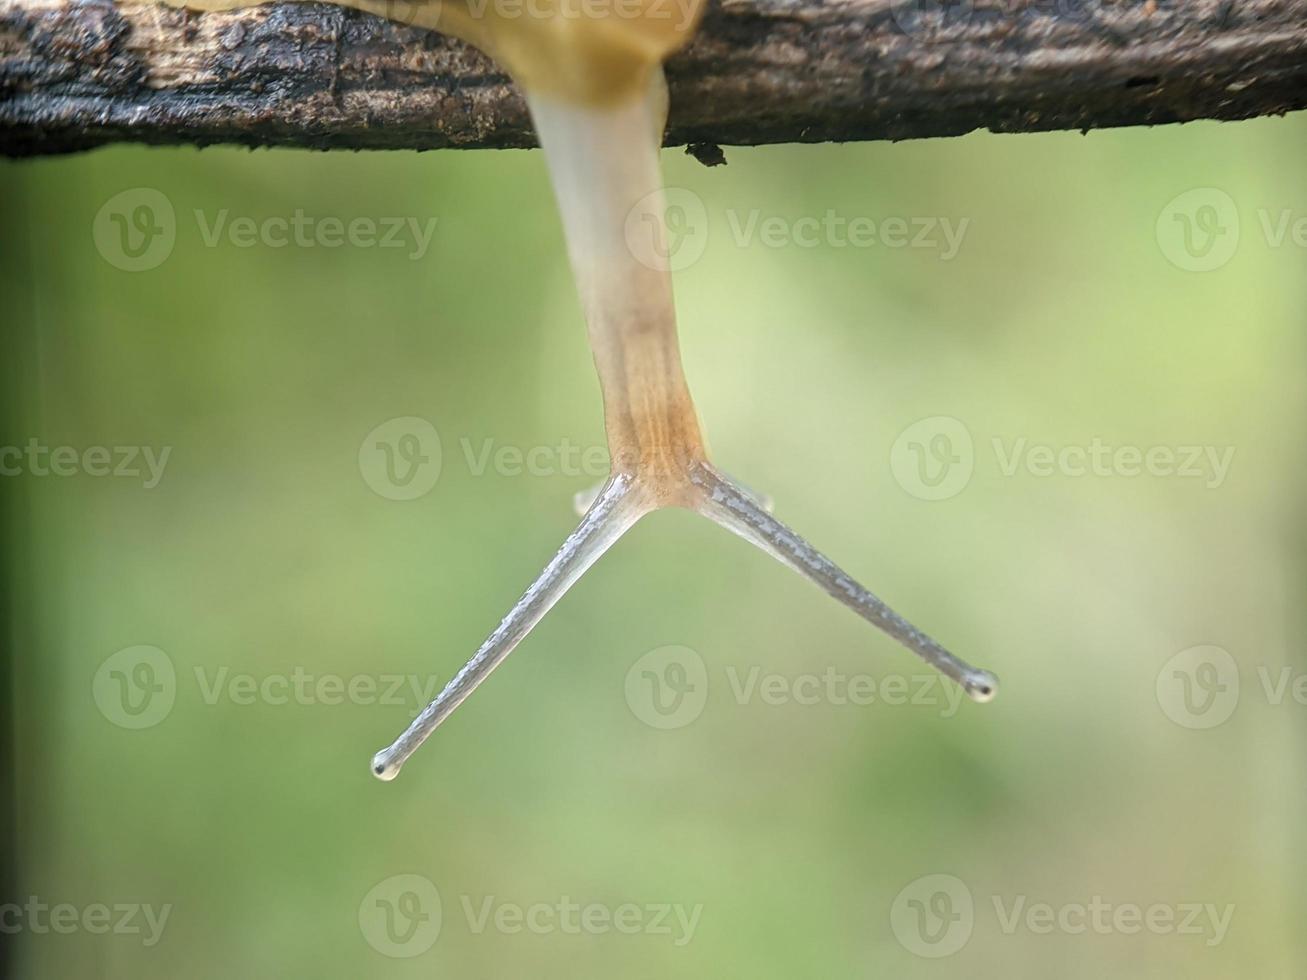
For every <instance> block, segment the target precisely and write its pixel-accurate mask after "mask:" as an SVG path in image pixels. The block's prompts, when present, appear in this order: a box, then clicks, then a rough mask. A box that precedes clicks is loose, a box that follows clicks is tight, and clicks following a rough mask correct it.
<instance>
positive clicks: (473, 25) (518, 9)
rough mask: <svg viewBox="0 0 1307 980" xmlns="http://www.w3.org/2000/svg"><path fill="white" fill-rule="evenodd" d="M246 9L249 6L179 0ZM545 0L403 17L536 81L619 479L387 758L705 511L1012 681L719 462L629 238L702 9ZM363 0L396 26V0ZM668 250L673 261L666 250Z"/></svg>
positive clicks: (961, 671)
mask: <svg viewBox="0 0 1307 980" xmlns="http://www.w3.org/2000/svg"><path fill="white" fill-rule="evenodd" d="M170 2H174V3H180V4H182V5H185V6H188V7H198V8H200V9H209V10H215V9H229V8H231V7H236V6H244V5H247V4H246V2H242V0H170ZM687 2H688V4H689V5H688V6H686V7H684V8H682V9H681V10H679V11H678V10H675V9H673V7H672V5H669V4H666V3H663V2H661V0H610V3H611V5H610V3H609V2H598V0H595V2H589V3H587V4H586V5H585V7H584V10H578V9H576V8H573V7H570V6H565V5H564V4H566V3H567V0H533V2H532V3H531V4H530V5H528V6H527V7H526V8H525V9H523V8H522V6H521V5H520V4H514V6H513V8H512V11H513V14H514V15H513V16H508V15H507V11H499V10H498V9H497V8H496V6H495V0H451V2H440V0H434V2H430V3H424V2H414V3H411V4H406V6H405V9H404V14H405V16H404V18H403V19H404V20H405V21H406V22H407V23H411V24H414V25H416V26H419V27H425V28H429V29H433V30H439V31H442V32H444V33H448V34H453V35H455V36H457V37H459V38H462V39H463V40H465V41H468V42H470V43H472V44H473V45H475V46H477V47H479V48H481V49H482V50H484V51H486V52H487V53H488V54H489V55H491V56H492V57H493V58H495V59H496V60H497V61H498V62H499V63H500V64H501V65H502V66H503V67H504V68H505V69H506V70H507V71H508V73H509V74H510V75H511V76H512V78H513V79H514V81H515V82H516V83H517V84H518V85H519V86H520V87H521V88H522V90H523V92H524V93H525V95H526V99H527V103H528V105H529V107H530V111H531V117H532V121H533V123H534V125H535V128H536V132H537V135H538V136H539V140H540V144H541V147H542V148H543V150H544V155H545V159H546V163H547V165H548V168H549V173H550V179H551V182H552V185H553V189H554V193H555V196H556V198H557V202H558V207H559V211H560V212H561V216H562V222H563V228H564V233H565V238H566V241H567V248H568V255H569V258H570V261H571V266H572V271H573V276H574V278H575V281H576V288H577V290H578V292H579V294H580V297H581V303H582V307H583V309H584V312H585V317H586V321H587V325H588V332H589V340H590V346H591V348H592V350H593V353H594V360H595V366H596V368H597V369H598V372H599V380H600V386H601V389H602V394H603V406H604V420H605V428H606V434H607V440H608V448H609V454H610V458H611V473H610V476H609V478H608V480H607V481H606V482H605V483H604V484H603V485H602V486H601V487H600V488H598V490H596V491H594V492H592V493H590V494H585V495H579V496H578V505H579V506H578V510H580V511H582V512H583V513H582V517H581V522H580V524H579V525H578V526H577V528H576V530H574V531H573V532H572V534H571V535H570V536H569V537H568V538H567V540H566V541H565V542H564V543H563V546H562V547H561V548H560V549H559V551H558V553H557V554H556V555H555V556H554V557H553V559H552V560H551V561H550V562H549V564H548V565H547V566H546V567H545V569H544V571H543V572H541V573H540V575H539V577H538V578H537V579H536V580H535V581H534V582H533V583H532V584H531V586H530V588H528V589H527V591H526V593H525V594H524V595H523V596H522V598H521V599H520V600H518V602H517V604H516V605H515V606H513V608H512V609H511V610H510V611H509V613H508V615H507V616H505V617H504V619H503V621H502V622H501V623H500V624H499V626H498V627H497V628H496V629H495V630H494V632H493V633H491V634H490V637H489V638H488V639H487V640H486V641H485V642H484V643H483V644H482V645H481V648H480V649H479V650H477V652H476V654H475V655H474V656H473V657H472V659H471V660H470V661H469V662H468V664H467V665H466V666H465V667H464V668H463V669H462V670H461V671H460V672H459V673H458V674H457V675H456V676H455V677H454V678H453V679H452V680H451V681H450V682H449V683H448V684H447V685H446V686H445V688H444V689H443V690H442V691H441V692H440V694H439V695H438V696H437V697H436V699H435V700H434V701H432V702H431V704H430V705H428V706H427V707H426V708H425V709H424V710H423V711H422V712H421V713H420V714H419V715H418V716H417V718H416V719H414V721H413V723H412V724H411V725H410V726H409V727H408V729H407V730H405V731H404V732H403V733H402V734H401V735H400V736H399V738H397V739H396V740H395V741H394V742H393V743H392V744H391V745H389V746H388V747H386V748H385V749H382V750H381V751H380V752H378V753H377V754H376V755H375V756H374V758H373V760H372V771H373V773H374V774H375V775H376V776H378V777H379V778H381V779H383V780H390V779H393V778H395V776H396V775H398V773H399V771H400V767H401V766H402V765H403V764H404V762H405V760H407V759H408V758H409V756H411V755H412V754H413V752H414V751H415V750H416V749H417V748H418V746H420V745H421V744H422V743H423V742H424V741H425V740H426V739H427V738H428V737H429V736H430V735H431V733H432V732H433V731H435V729H436V728H437V726H439V725H440V724H441V723H442V722H443V721H444V720H445V719H446V718H448V717H449V715H450V714H451V713H452V712H453V711H454V710H455V709H456V708H457V707H458V706H459V705H460V704H461V703H462V702H463V701H464V700H465V699H466V698H467V697H468V696H469V695H470V694H471V693H472V692H473V691H474V690H476V688H477V686H478V685H480V684H481V682H482V681H484V680H485V679H486V677H488V676H489V675H490V673H491V672H492V671H493V670H494V669H495V668H496V667H498V666H499V664H501V663H502V662H503V661H504V659H505V658H506V657H507V656H508V655H509V654H510V653H512V651H513V650H514V648H516V647H517V645H518V644H519V643H521V642H522V640H523V639H524V638H525V637H526V636H527V634H528V633H530V631H531V630H532V628H533V627H534V626H535V625H536V624H537V623H538V622H540V620H541V619H542V618H543V617H544V616H545V614H546V613H547V612H548V611H549V610H550V608H552V607H553V605H554V604H555V603H556V602H558V600H559V599H561V598H562V596H563V595H564V594H565V593H566V592H567V590H568V589H569V588H571V586H572V585H573V584H575V583H576V582H577V580H578V579H580V578H581V576H582V575H584V574H585V573H586V571H587V570H588V569H589V568H590V567H591V566H592V565H594V563H595V562H596V561H598V560H599V558H600V557H601V556H602V555H603V554H604V553H605V552H606V551H607V550H608V549H609V548H611V547H612V546H613V545H614V544H615V543H616V542H617V540H618V539H619V538H621V537H622V535H623V534H625V533H626V532H627V531H628V530H629V529H630V528H631V527H632V526H633V525H635V523H636V522H637V521H639V520H640V519H641V518H642V517H644V516H645V515H647V514H649V513H651V512H653V511H656V510H659V509H661V508H666V507H682V508H687V509H689V510H692V511H694V512H696V513H698V514H701V515H703V516H704V517H707V518H709V519H710V520H712V521H714V522H716V523H717V524H719V525H721V526H722V527H724V528H726V529H727V530H729V531H732V532H734V533H735V534H737V535H739V536H740V537H742V538H744V539H745V540H747V541H749V542H751V543H752V544H754V545H756V546H757V547H759V548H761V549H762V550H763V551H765V552H767V553H768V554H770V555H771V556H772V557H774V558H776V559H778V560H779V561H781V562H782V563H784V564H785V565H788V566H789V567H790V568H792V569H794V570H795V571H797V572H798V573H799V574H800V575H802V576H803V577H804V578H807V579H808V580H810V581H811V582H813V583H815V584H816V585H818V586H819V587H820V588H822V589H824V590H825V591H826V592H827V593H829V594H830V595H831V596H833V597H834V598H835V599H837V600H838V601H839V602H841V603H842V604H844V605H845V606H847V607H849V608H850V609H852V610H853V611H854V612H856V613H857V614H858V615H860V616H862V617H863V618H864V619H866V620H867V621H868V622H870V623H871V624H872V625H873V626H876V627H878V628H879V629H881V630H882V631H884V632H885V633H887V634H889V635H890V636H891V637H893V638H894V639H896V640H898V641H899V642H900V643H901V644H903V645H904V646H905V647H907V648H908V649H910V650H911V651H913V652H914V653H916V654H917V655H918V656H919V657H921V658H922V659H923V660H924V661H925V662H926V663H928V664H930V665H931V666H933V667H935V668H937V669H938V670H940V671H941V672H942V673H943V674H945V675H946V676H948V677H949V678H951V679H952V680H954V681H955V682H957V683H958V684H959V685H961V686H962V688H963V690H964V691H965V692H966V693H967V694H968V695H969V696H970V697H971V698H972V699H973V700H975V701H982V702H983V701H988V700H989V699H990V698H992V697H993V696H994V693H995V691H996V687H997V680H996V678H995V677H994V675H992V674H991V673H989V672H988V671H984V670H979V669H977V668H975V667H972V666H970V665H969V664H967V663H965V662H963V661H962V660H960V659H958V658H957V657H955V656H954V655H953V654H951V653H949V652H948V651H947V650H946V649H944V648H943V647H942V646H940V645H939V644H938V643H937V642H935V641H934V640H933V639H931V638H930V637H929V636H927V635H926V634H925V633H923V632H922V631H920V630H919V629H917V628H916V627H915V626H913V625H912V624H910V623H909V622H908V621H907V620H905V619H903V618H902V617H901V616H899V615H898V614H897V613H895V612H894V611H893V610H892V609H890V608H889V607H888V606H887V605H886V604H885V603H884V602H882V601H881V600H880V599H879V598H877V597H876V596H875V595H873V594H872V593H871V592H869V591H868V590H867V589H866V588H864V587H863V586H862V585H860V584H859V583H858V582H857V581H855V580H854V579H853V578H852V577H851V576H850V575H848V574H847V573H846V572H844V571H843V570H841V569H840V568H839V567H838V566H837V565H836V564H835V563H834V562H832V561H831V560H830V559H829V558H827V557H826V556H825V555H823V554H822V553H821V552H819V551H818V550H817V549H816V548H814V547H813V546H812V545H810V544H809V543H808V542H807V541H806V540H804V539H803V538H802V537H801V536H800V535H799V534H797V533H796V532H794V531H793V530H791V529H790V528H788V527H787V526H785V525H784V524H782V523H781V522H780V521H779V520H777V519H776V518H775V517H773V516H772V514H771V508H770V505H769V502H768V501H767V500H765V499H764V498H762V497H761V496H760V495H758V494H757V493H755V492H753V491H751V490H749V489H747V488H746V487H745V486H743V485H742V484H740V483H739V482H737V481H736V480H734V479H732V478H731V477H730V476H728V475H727V474H725V473H723V472H722V471H721V470H719V469H718V468H717V467H716V466H714V465H713V463H712V462H711V460H710V459H709V456H708V452H707V449H706V447H705V444H704V439H703V436H702V434H701V430H700V425H699V419H698V415H697V413H696V411H695V407H694V403H693V401H692V400H691V397H690V390H689V386H688V385H687V383H686V380H685V375H684V373H683V371H682V368H681V355H680V349H679V345H678V341H677V332H676V317H675V311H674V308H673V302H672V283H671V275H670V272H669V271H668V270H667V268H666V267H665V265H664V264H660V263H657V262H648V261H642V259H641V257H638V256H637V254H636V252H635V250H633V249H632V248H631V247H630V244H629V242H628V240H627V237H626V230H627V228H628V227H630V226H631V222H632V221H635V222H637V224H636V225H635V226H636V227H641V228H644V227H647V228H650V229H652V230H653V232H654V234H655V235H657V236H659V240H660V241H661V242H662V243H663V245H664V246H665V243H666V235H667V229H666V225H665V214H664V207H663V188H662V177H661V172H660V166H659V158H658V152H659V149H660V147H661V145H662V133H663V128H664V125H665V123H666V118H667V90H666V85H665V82H664V78H663V71H662V63H663V61H664V59H665V58H666V57H667V56H668V55H669V54H671V53H672V52H673V51H675V50H676V49H677V48H679V47H681V46H682V45H683V44H685V43H686V41H688V39H689V37H690V36H691V34H692V33H693V31H694V29H695V28H696V26H697V23H698V20H699V19H700V17H701V16H702V8H703V0H687ZM347 5H348V6H352V7H357V8H359V9H362V10H366V11H369V12H372V13H375V14H379V15H381V16H392V17H393V16H394V14H395V8H394V6H393V4H392V3H390V2H388V0H347ZM663 254H666V252H665V251H664V253H663Z"/></svg>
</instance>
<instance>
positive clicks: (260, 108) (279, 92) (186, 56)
mask: <svg viewBox="0 0 1307 980" xmlns="http://www.w3.org/2000/svg"><path fill="white" fill-rule="evenodd" d="M396 2H397V4H398V3H402V2H403V0H396ZM397 9H399V10H401V11H402V7H399V8H397ZM668 78H669V81H670V84H671V88H672V106H673V110H672V118H671V124H670V127H669V132H668V142H669V143H671V144H680V143H690V144H758V143H776V142H817V141H826V140H840V141H842V140H866V139H905V138H910V137H922V136H947V135H956V134H960V133H965V132H968V131H970V130H973V129H977V128H987V129H991V130H995V131H1002V132H1017V131H1035V130H1050V129H1081V130H1087V129H1091V128H1098V127H1106V126H1124V125H1140V124H1145V125H1147V124H1154V123H1167V122H1175V121H1184V120H1191V119H1242V118H1247V117H1250V116H1258V115H1268V114H1277V113H1284V112H1287V111H1289V110H1293V109H1301V108H1303V107H1304V106H1307V0H1243V2H1240V3H1235V2H1234V0H1192V2H1186V0H1170V2H1164V0H1146V2H1137V0H947V5H945V6H941V5H939V4H938V3H937V2H936V0H720V2H714V3H713V5H712V7H711V8H710V10H709V13H708V15H707V19H706V21H705V23H704V27H703V30H702V32H701V33H700V35H699V36H698V38H697V39H696V40H695V42H694V43H693V44H692V46H691V47H690V48H689V49H688V50H686V51H685V52H683V53H681V54H680V55H678V56H677V57H675V58H674V59H673V60H672V61H671V62H670V64H669V65H668ZM123 140H127V141H137V142H144V143H168V144H175V143H198V144H209V143H220V142H227V143H241V144H245V145H249V146H262V145H283V146H308V147H318V148H329V147H348V148H355V149H358V148H418V149H431V148H436V147H515V146H528V145H531V144H532V143H533V137H532V135H531V131H530V126H529V122H528V119H527V114H526V109H525V106H524V104H523V102H522V100H521V98H520V97H519V95H518V94H517V92H516V91H514V89H513V88H512V86H511V85H510V84H509V83H508V82H507V80H506V79H505V77H504V76H503V74H502V73H501V72H499V71H498V70H497V69H496V68H495V66H494V65H493V64H492V63H491V62H490V61H489V60H488V59H487V58H485V57H484V56H482V55H481V54H480V53H478V52H476V51H474V50H472V49H471V48H469V47H467V46H466V45H464V44H462V43H460V42H457V41H454V40H452V39H449V38H446V37H442V36H440V35H436V34H431V33H428V32H425V31H420V30H416V29H413V28H409V27H406V26H402V25H400V24H395V23H392V22H389V21H384V20H381V19H378V18H376V17H372V16H369V15H366V14H362V13H358V12H354V11H346V10H342V9H340V8H336V7H331V6H320V5H316V4H294V3H291V4H280V5H275V6H269V7H260V8H252V9H246V10H239V11H234V12H231V13H224V14H198V13H193V12H187V11H180V10H173V9H168V8H164V7H158V6H153V5H151V4H149V3H141V2H137V0H124V2H121V3H113V2H112V0H0V152H3V153H5V154H7V155H11V156H22V155H30V154H38V153H54V152H66V151H73V150H81V149H85V148H88V147H93V146H97V145H101V144H105V143H111V142H115V141H123Z"/></svg>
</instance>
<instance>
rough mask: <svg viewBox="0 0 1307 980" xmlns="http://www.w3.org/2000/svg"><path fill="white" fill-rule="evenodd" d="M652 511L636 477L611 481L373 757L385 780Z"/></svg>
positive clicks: (378, 774)
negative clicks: (454, 669)
mask: <svg viewBox="0 0 1307 980" xmlns="http://www.w3.org/2000/svg"><path fill="white" fill-rule="evenodd" d="M647 510H648V507H647V506H646V504H645V502H644V495H643V493H642V492H641V490H640V488H639V487H638V486H637V485H636V484H635V482H634V480H633V479H632V478H631V477H629V476H624V475H621V476H615V477H613V478H612V479H611V480H609V481H608V483H607V485H605V487H604V489H603V490H602V491H601V492H600V493H599V495H598V497H597V498H596V499H595V502H594V504H593V506H591V508H590V509H589V511H587V512H586V515H585V517H584V518H583V519H582V521H581V523H580V525H579V526H578V527H577V529H576V530H575V531H573V532H572V534H571V535H570V536H569V537H568V539H567V540H566V541H565V542H564V543H563V547H562V548H560V549H559V551H558V554H556V555H555V556H554V558H553V560H552V561H551V562H550V563H549V564H548V565H547V566H545V570H544V571H543V572H541V573H540V577H539V578H537V579H536V580H535V581H534V582H533V583H532V584H531V587H530V588H529V589H527V590H526V594H525V595H523V596H522V598H521V599H520V600H518V603H517V605H515V606H514V607H513V609H512V611H510V612H509V614H508V615H507V616H505V617H504V621H503V622H501V623H500V624H499V626H498V628H497V629H496V630H495V631H494V632H493V633H491V634H490V637H489V639H487V640H486V642H485V643H483V644H482V645H481V649H479V650H478V651H477V652H476V655H475V656H474V657H473V658H472V659H471V660H470V661H468V664H467V666H466V667H464V668H463V669H462V670H461V671H459V672H458V674H457V676H455V677H454V679H453V680H451V681H450V682H449V683H448V684H447V685H445V689H444V690H443V691H441V692H440V694H439V695H438V696H437V697H436V699H435V700H434V701H432V702H431V703H430V704H429V705H427V707H426V708H425V709H424V710H423V711H422V713H421V714H420V715H418V716H417V718H416V719H414V721H413V723H412V724H411V725H409V727H408V729H407V730H406V731H405V732H404V734H402V735H400V736H399V738H397V739H396V740H395V741H394V743H392V744H391V745H390V746H388V747H387V748H385V749H382V750H381V751H380V752H378V753H377V754H376V755H375V756H374V757H373V759H372V772H373V773H374V774H375V775H376V776H377V777H378V778H380V779H384V780H391V779H394V778H395V777H396V776H397V775H399V770H400V767H401V766H402V765H403V764H404V761H405V760H406V759H407V758H408V757H409V756H410V755H412V754H413V753H414V752H415V751H416V750H417V748H418V746H420V745H421V744H422V743H423V742H424V741H426V740H427V738H428V736H430V735H431V733H432V732H433V731H435V730H436V728H437V727H438V726H439V725H440V723H441V722H443V721H444V720H445V719H446V718H448V717H449V716H450V714H451V713H453V711H454V709H455V708H457V707H458V706H459V705H460V704H462V703H463V701H464V700H466V698H467V697H468V695H470V694H471V693H472V692H473V691H474V690H476V688H477V686H478V685H479V684H480V683H481V682H482V681H483V680H485V679H486V678H487V677H489V676H490V672H491V671H493V670H494V669H495V668H496V667H498V666H499V665H500V664H501V663H503V661H504V658H505V657H507V656H508V655H509V654H510V653H512V652H513V649H514V648H515V647H516V646H517V645H518V644H519V643H521V642H522V640H523V639H524V638H525V637H526V635H527V634H528V633H530V632H531V630H532V629H533V628H534V627H535V625H536V623H538V622H540V620H541V619H543V618H544V615H545V613H547V612H549V610H550V609H551V608H553V606H554V604H555V603H556V602H558V600H559V599H561V598H562V597H563V596H564V594H566V592H567V590H568V589H570V588H571V587H572V586H573V585H574V584H576V582H577V580H578V579H580V578H581V576H582V575H584V574H585V572H586V570H587V569H589V568H590V566H591V565H593V564H594V563H595V562H596V561H598V560H599V558H600V557H601V556H602V555H603V554H604V552H606V551H607V550H608V549H609V548H611V547H612V546H613V544H614V543H616V541H617V539H618V538H620V537H621V536H622V535H623V534H625V533H626V532H627V531H628V530H629V529H630V528H631V526H632V525H633V524H635V522H636V521H638V520H639V519H640V518H641V517H642V516H643V515H644V514H645V513H646V512H647Z"/></svg>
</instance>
